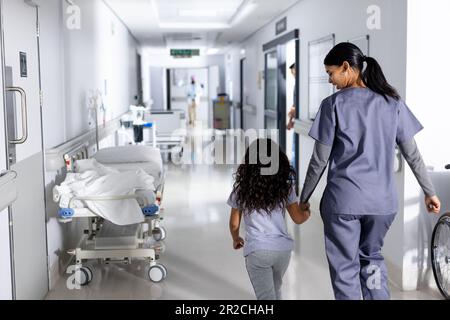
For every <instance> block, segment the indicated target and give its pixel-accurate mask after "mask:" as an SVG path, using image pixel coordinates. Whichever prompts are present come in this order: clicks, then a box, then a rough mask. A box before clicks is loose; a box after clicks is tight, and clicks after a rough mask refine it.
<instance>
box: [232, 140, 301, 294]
mask: <svg viewBox="0 0 450 320" xmlns="http://www.w3.org/2000/svg"><path fill="white" fill-rule="evenodd" d="M270 168H272V169H273V168H275V170H273V171H272V172H268V171H270ZM295 176H296V175H295V171H294V169H293V168H292V167H291V166H290V164H289V160H288V158H287V156H286V154H284V153H283V152H282V151H281V150H280V148H279V146H278V145H277V144H276V143H274V142H273V141H271V140H270V139H258V140H256V141H255V142H253V143H252V144H251V145H250V147H249V148H248V149H247V151H246V154H245V161H244V163H243V164H241V165H240V166H239V168H238V170H237V173H236V176H235V178H236V181H235V183H234V186H233V191H232V193H231V195H230V197H229V199H228V205H230V206H231V207H232V209H231V216H230V232H231V236H232V238H233V248H234V249H236V250H238V249H240V248H242V247H243V248H244V257H245V263H246V268H247V272H248V275H249V277H250V281H251V283H252V285H253V289H254V290H255V294H256V298H257V299H258V300H280V299H281V284H282V278H283V275H284V273H285V271H286V269H287V267H288V265H289V260H290V257H291V251H292V249H293V240H292V239H291V237H290V236H289V235H288V233H287V230H286V221H285V218H284V216H285V212H284V210H285V209H287V211H288V212H289V215H290V216H291V218H292V220H293V221H294V222H295V223H296V224H302V223H303V222H305V221H306V220H307V219H308V218H309V212H308V209H309V208H304V209H305V210H303V211H301V210H300V208H299V205H298V201H297V196H296V194H295V189H294V181H295ZM242 215H244V221H245V230H246V237H245V241H244V240H243V239H242V238H241V237H240V236H239V227H240V223H241V218H242Z"/></svg>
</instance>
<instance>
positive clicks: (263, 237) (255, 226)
mask: <svg viewBox="0 0 450 320" xmlns="http://www.w3.org/2000/svg"><path fill="white" fill-rule="evenodd" d="M296 202H298V198H297V195H296V193H295V190H294V188H292V189H291V190H290V192H289V196H288V200H287V205H288V206H289V205H291V204H293V203H296ZM227 204H228V205H229V206H230V207H232V208H235V209H240V206H239V205H238V203H237V201H236V194H235V193H231V194H230V196H229V198H228V201H227ZM244 223H245V231H246V235H245V242H244V257H245V256H247V255H249V254H250V253H252V252H255V251H261V250H271V251H292V250H293V248H294V241H293V240H292V238H291V237H290V236H289V234H288V232H287V228H286V220H285V210H283V209H281V208H279V209H276V210H274V211H272V212H271V214H270V215H268V214H267V213H265V212H261V213H260V212H257V211H254V212H251V213H250V214H244Z"/></svg>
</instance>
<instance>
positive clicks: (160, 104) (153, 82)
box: [150, 67, 165, 110]
mask: <svg viewBox="0 0 450 320" xmlns="http://www.w3.org/2000/svg"><path fill="white" fill-rule="evenodd" d="M163 85H164V68H162V67H150V98H151V99H152V100H153V105H152V107H151V108H152V110H164V109H165V107H164V86H163Z"/></svg>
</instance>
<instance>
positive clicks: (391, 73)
mask: <svg viewBox="0 0 450 320" xmlns="http://www.w3.org/2000/svg"><path fill="white" fill-rule="evenodd" d="M406 3H407V1H406V0H340V1H335V0H302V1H299V2H298V4H297V5H295V6H293V7H291V8H290V9H289V10H288V12H285V13H284V14H282V15H280V16H279V17H277V18H275V19H274V20H273V21H272V22H271V23H269V24H268V25H267V26H265V27H263V28H262V29H260V30H259V31H258V32H256V33H255V34H254V35H252V36H251V37H249V38H248V39H247V40H246V41H244V42H243V43H241V44H240V45H239V46H236V48H235V49H234V50H231V51H230V52H229V54H231V55H232V56H233V57H232V58H231V59H233V60H234V61H238V57H239V55H240V50H241V49H244V50H245V57H246V61H245V68H244V72H245V78H246V79H247V80H246V83H245V84H244V100H245V101H247V102H248V104H251V105H254V106H256V107H257V114H256V115H254V116H252V115H250V114H248V113H246V114H245V115H244V117H245V123H246V126H247V128H252V127H253V128H264V105H263V104H264V81H261V83H258V75H259V74H260V73H261V72H263V71H264V54H263V51H262V46H263V44H265V43H267V42H269V41H271V40H273V39H275V38H276V35H275V22H276V21H278V20H279V19H280V18H282V17H284V16H287V23H288V28H287V32H289V31H291V30H293V29H299V30H300V64H299V68H300V116H301V118H302V119H307V118H308V107H307V106H308V71H307V70H308V69H307V66H308V42H309V41H313V40H316V39H318V38H322V37H324V36H328V35H330V34H332V33H335V34H336V43H339V42H343V41H347V40H349V39H353V38H356V37H359V36H363V35H366V34H369V35H370V38H371V43H370V49H371V52H370V55H371V56H373V57H375V58H376V59H377V60H378V61H379V62H380V64H381V65H382V67H383V70H384V72H385V74H386V77H387V79H388V80H389V82H390V83H391V84H392V85H393V86H395V87H396V88H397V89H398V91H399V92H400V94H401V95H402V96H403V97H404V96H405V93H406V26H407V22H406V7H407V6H406ZM370 5H377V6H379V7H380V9H381V29H380V30H369V29H368V28H367V19H368V17H369V15H368V14H367V8H368V7H369V6H370ZM235 64H236V63H235ZM236 70H238V68H236V67H234V68H230V69H228V68H227V72H231V74H228V73H227V75H226V77H227V79H235V78H236V77H237V76H236V75H235V74H234V73H235V72H238V71H236ZM238 85H239V82H236V84H235V87H234V91H235V92H237V90H239V89H238V88H237V86H238ZM312 148H313V141H312V140H311V139H310V138H309V137H305V136H301V137H300V172H299V176H300V183H301V184H302V183H303V181H304V177H305V175H306V170H307V166H308V162H309V159H310V157H311V154H312ZM401 175H402V174H400V175H399V177H398V180H401ZM325 178H326V177H324V178H323V179H322V181H321V183H320V185H319V186H318V188H317V190H316V192H315V194H314V197H313V199H312V202H314V203H316V206H317V203H318V202H319V200H320V198H321V195H322V192H323V189H324V186H325V184H324V181H325ZM399 189H400V193H399V198H400V199H401V202H400V210H399V214H398V217H397V219H396V221H395V222H394V225H393V226H392V228H391V230H390V232H389V234H388V236H387V238H386V243H385V248H384V253H385V257H386V259H387V260H388V263H389V266H390V273H391V277H392V278H393V280H394V281H395V282H396V283H397V284H399V285H400V282H401V274H402V273H401V270H402V268H403V247H402V242H403V212H402V207H403V206H402V203H403V201H402V200H403V191H402V190H403V184H400V185H399ZM316 214H317V212H316ZM308 228H313V229H314V232H313V231H311V230H308V231H307V232H302V233H301V236H300V239H297V240H299V241H300V246H301V251H303V252H305V253H306V258H308V257H309V258H311V259H316V260H317V259H319V260H320V261H321V263H325V261H324V257H323V254H322V255H321V256H320V254H319V258H318V257H317V254H315V253H314V251H313V250H310V246H311V245H312V244H311V243H310V235H313V234H317V233H323V229H322V225H321V224H320V223H318V222H317V223H312V224H311V225H310V226H308ZM305 231H306V230H305ZM322 247H323V244H316V246H315V248H316V249H320V250H322ZM316 249H314V250H316ZM316 251H317V250H316ZM308 255H315V256H314V257H313V256H308Z"/></svg>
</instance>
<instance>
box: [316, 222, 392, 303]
mask: <svg viewBox="0 0 450 320" xmlns="http://www.w3.org/2000/svg"><path fill="white" fill-rule="evenodd" d="M321 215H322V220H323V222H324V229H325V249H326V254H327V259H328V264H329V268H330V275H331V281H332V285H333V290H334V296H335V298H336V299H337V300H360V299H361V293H362V297H363V299H364V300H388V299H390V293H389V287H388V275H387V269H386V265H385V263H384V258H383V256H382V255H381V248H382V247H383V242H384V237H385V236H386V233H387V231H388V230H389V227H390V226H391V224H392V222H393V221H394V218H395V216H396V215H395V214H391V215H366V216H364V215H360V216H355V215H339V214H327V213H321Z"/></svg>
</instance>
